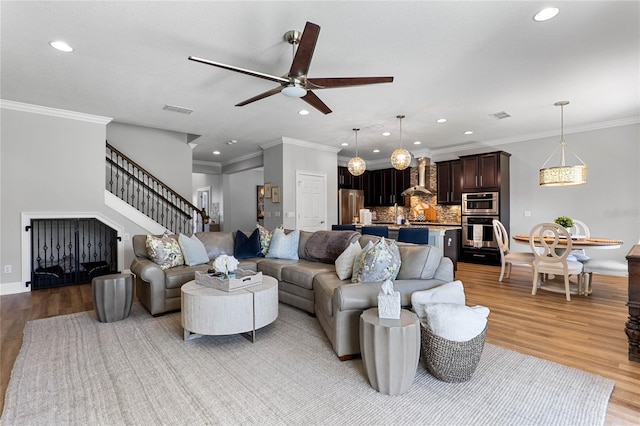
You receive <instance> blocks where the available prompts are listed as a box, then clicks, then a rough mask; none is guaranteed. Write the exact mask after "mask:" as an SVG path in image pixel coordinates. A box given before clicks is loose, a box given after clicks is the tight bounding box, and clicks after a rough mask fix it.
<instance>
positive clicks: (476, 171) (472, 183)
mask: <svg viewBox="0 0 640 426" xmlns="http://www.w3.org/2000/svg"><path fill="white" fill-rule="evenodd" d="M509 157H510V154H508V153H506V152H504V151H499V152H491V153H487V154H478V155H467V156H463V157H460V160H461V162H462V191H463V192H478V191H500V189H501V187H502V186H503V182H502V180H503V179H508V176H509Z"/></svg>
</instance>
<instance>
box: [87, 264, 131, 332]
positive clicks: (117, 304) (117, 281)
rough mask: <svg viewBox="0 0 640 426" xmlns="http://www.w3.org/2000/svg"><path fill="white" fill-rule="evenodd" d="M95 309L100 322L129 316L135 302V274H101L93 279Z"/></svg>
mask: <svg viewBox="0 0 640 426" xmlns="http://www.w3.org/2000/svg"><path fill="white" fill-rule="evenodd" d="M91 293H92V297H93V309H95V311H96V316H97V317H98V321H100V322H115V321H120V320H123V319H125V318H127V317H128V316H129V313H130V312H131V305H132V303H133V275H131V274H111V275H101V276H99V277H95V278H94V279H93V280H91Z"/></svg>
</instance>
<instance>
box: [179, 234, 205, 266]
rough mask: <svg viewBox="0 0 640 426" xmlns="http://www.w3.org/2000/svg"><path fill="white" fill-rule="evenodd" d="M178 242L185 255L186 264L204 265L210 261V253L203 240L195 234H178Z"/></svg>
mask: <svg viewBox="0 0 640 426" xmlns="http://www.w3.org/2000/svg"><path fill="white" fill-rule="evenodd" d="M178 244H179V245H180V249H181V250H182V256H184V264H185V265H188V266H194V265H203V264H205V263H209V255H208V254H207V249H206V248H205V247H204V244H203V243H202V241H200V240H199V239H198V237H196V236H195V235H192V236H191V237H187V236H186V235H184V234H180V235H179V236H178Z"/></svg>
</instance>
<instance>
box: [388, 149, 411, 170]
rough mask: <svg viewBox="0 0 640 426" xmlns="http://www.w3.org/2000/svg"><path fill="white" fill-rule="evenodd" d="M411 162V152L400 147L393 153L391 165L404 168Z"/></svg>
mask: <svg viewBox="0 0 640 426" xmlns="http://www.w3.org/2000/svg"><path fill="white" fill-rule="evenodd" d="M409 164H411V153H410V152H409V151H407V150H406V149H404V148H398V149H396V150H395V151H393V153H392V154H391V165H392V166H393V168H394V169H398V170H404V169H406V168H407V167H409Z"/></svg>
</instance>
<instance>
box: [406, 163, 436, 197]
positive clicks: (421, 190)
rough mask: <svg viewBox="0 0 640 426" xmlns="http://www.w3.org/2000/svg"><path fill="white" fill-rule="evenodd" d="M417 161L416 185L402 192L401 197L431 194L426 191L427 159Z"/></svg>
mask: <svg viewBox="0 0 640 426" xmlns="http://www.w3.org/2000/svg"><path fill="white" fill-rule="evenodd" d="M417 160H418V185H417V186H412V187H411V188H407V189H405V190H404V191H402V194H400V195H403V196H406V195H418V194H427V195H431V194H433V192H431V191H429V189H427V165H428V163H429V159H428V158H426V157H420V158H418V159H417Z"/></svg>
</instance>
